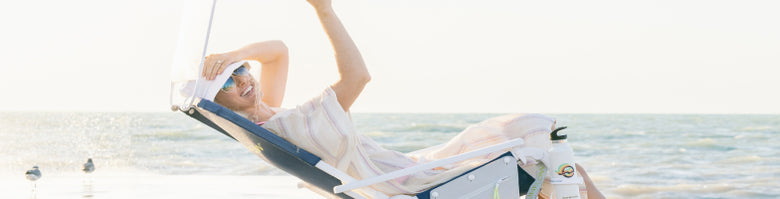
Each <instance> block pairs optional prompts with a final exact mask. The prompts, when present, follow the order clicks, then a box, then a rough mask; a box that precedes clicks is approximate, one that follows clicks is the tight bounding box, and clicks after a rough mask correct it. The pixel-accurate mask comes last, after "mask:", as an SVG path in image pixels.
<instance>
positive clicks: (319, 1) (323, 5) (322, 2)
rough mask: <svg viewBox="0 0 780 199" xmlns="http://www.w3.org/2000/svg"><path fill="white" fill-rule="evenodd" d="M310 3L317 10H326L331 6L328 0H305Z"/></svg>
mask: <svg viewBox="0 0 780 199" xmlns="http://www.w3.org/2000/svg"><path fill="white" fill-rule="evenodd" d="M306 1H308V2H309V4H311V6H312V7H314V9H316V10H317V11H318V12H319V11H323V10H328V9H330V8H331V7H330V6H331V3H330V0H306Z"/></svg>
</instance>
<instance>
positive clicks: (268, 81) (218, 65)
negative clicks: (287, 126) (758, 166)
mask: <svg viewBox="0 0 780 199" xmlns="http://www.w3.org/2000/svg"><path fill="white" fill-rule="evenodd" d="M241 60H255V61H258V62H260V63H261V64H262V65H263V66H262V69H261V70H260V87H261V88H260V89H261V90H262V91H263V94H264V95H263V99H262V100H263V102H264V103H266V104H267V105H269V106H271V107H279V106H281V105H282V100H284V93H285V89H286V87H287V71H288V65H289V62H290V61H289V55H288V50H287V46H286V45H285V44H284V43H283V42H282V41H278V40H272V41H262V42H257V43H252V44H249V45H246V46H244V47H242V48H239V49H237V50H234V51H230V52H227V53H222V54H211V55H209V56H207V57H206V61H205V62H204V65H203V66H204V68H203V76H204V77H206V78H207V79H214V77H216V76H217V75H218V74H221V73H222V72H223V70H225V67H227V66H228V65H230V64H232V63H235V62H238V61H241Z"/></svg>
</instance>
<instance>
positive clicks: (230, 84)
mask: <svg viewBox="0 0 780 199" xmlns="http://www.w3.org/2000/svg"><path fill="white" fill-rule="evenodd" d="M233 76H249V69H246V68H245V67H243V66H241V67H238V68H236V70H234V71H233V75H231V76H230V77H229V78H228V79H227V81H226V82H225V85H222V91H224V92H228V91H230V90H231V89H233V88H235V87H236V81H235V80H233Z"/></svg>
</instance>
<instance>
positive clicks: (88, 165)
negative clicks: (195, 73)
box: [81, 158, 95, 173]
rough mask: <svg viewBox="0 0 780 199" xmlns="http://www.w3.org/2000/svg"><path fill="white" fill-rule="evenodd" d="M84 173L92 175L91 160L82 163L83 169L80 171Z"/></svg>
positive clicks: (93, 167)
mask: <svg viewBox="0 0 780 199" xmlns="http://www.w3.org/2000/svg"><path fill="white" fill-rule="evenodd" d="M81 170H82V171H84V173H92V172H93V171H95V164H94V163H92V158H89V159H87V163H84V168H83V169H81Z"/></svg>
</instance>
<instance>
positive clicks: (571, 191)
mask: <svg viewBox="0 0 780 199" xmlns="http://www.w3.org/2000/svg"><path fill="white" fill-rule="evenodd" d="M565 128H566V127H565V126H564V127H560V128H557V129H555V130H554V131H553V132H552V133H550V140H551V141H552V148H550V151H549V155H550V165H549V167H548V168H549V172H550V183H551V184H552V185H553V196H554V197H555V198H556V199H581V198H580V185H581V184H583V182H582V178H581V177H580V175H579V174H578V173H577V169H576V167H575V166H574V152H573V151H572V149H571V146H569V143H566V135H558V131H560V130H563V129H565Z"/></svg>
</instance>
